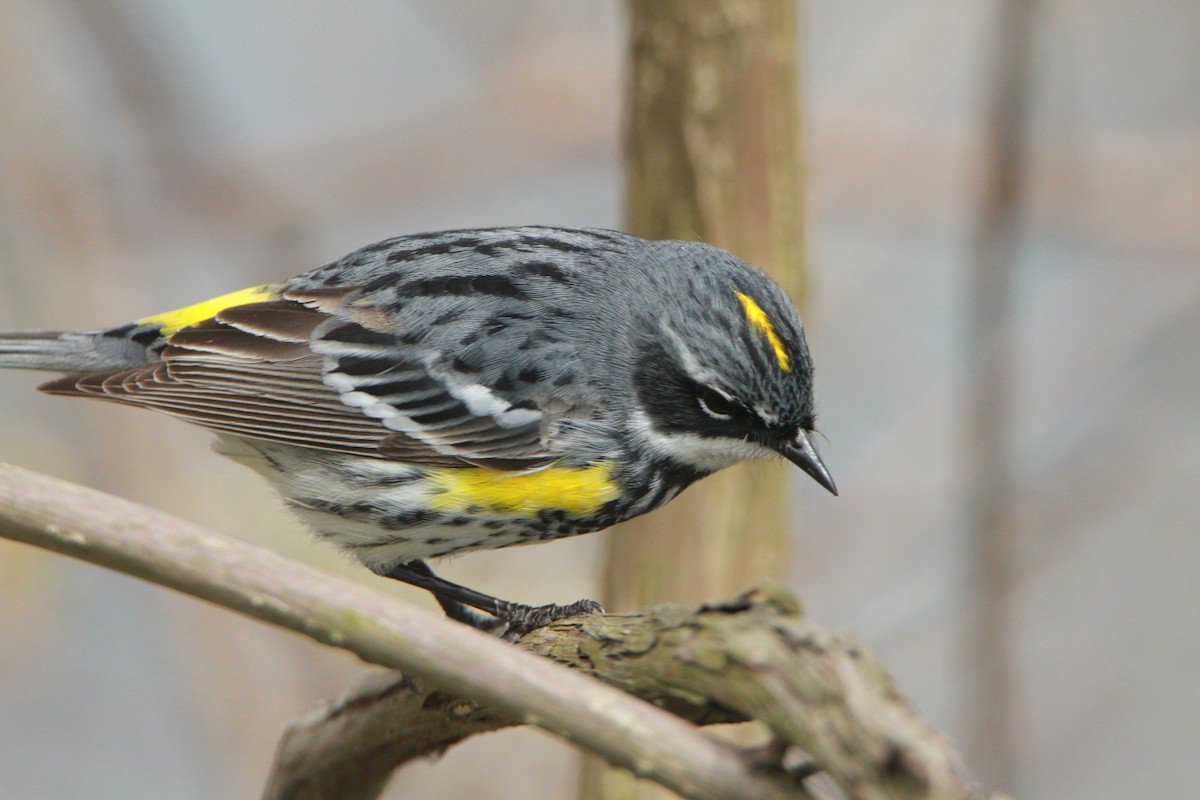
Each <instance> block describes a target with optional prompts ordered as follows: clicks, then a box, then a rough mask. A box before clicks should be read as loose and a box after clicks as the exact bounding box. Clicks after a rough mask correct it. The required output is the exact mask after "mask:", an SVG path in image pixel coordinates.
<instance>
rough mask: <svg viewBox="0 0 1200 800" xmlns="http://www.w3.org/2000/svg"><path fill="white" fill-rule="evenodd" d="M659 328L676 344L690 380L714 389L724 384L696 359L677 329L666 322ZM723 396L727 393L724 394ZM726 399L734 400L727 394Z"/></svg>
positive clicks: (719, 377)
mask: <svg viewBox="0 0 1200 800" xmlns="http://www.w3.org/2000/svg"><path fill="white" fill-rule="evenodd" d="M659 326H660V327H661V328H662V331H663V333H665V334H666V335H667V338H669V339H670V340H671V342H672V343H674V345H675V350H676V351H677V352H678V353H679V360H680V362H681V363H682V364H683V370H684V372H686V373H687V374H688V377H689V378H691V379H692V380H694V381H695V382H696V383H701V384H704V385H705V386H711V387H713V388H714V389H715V388H716V385H719V384H722V383H724V381H722V380H721V376H720V375H718V374H717V373H715V372H713V371H712V370H711V369H709V368H708V367H705V366H702V365H701V364H700V362H699V361H698V360H697V359H696V356H695V354H694V353H692V351H691V350H690V349H689V348H688V346H687V345H686V344H684V343H683V337H681V336H680V335H679V334H678V333H676V332H675V329H674V328H672V327H671V326H670V325H669V324H668V323H667V322H666V320H663V321H661V322H660V323H659ZM718 391H719V390H718ZM722 394H726V393H725V392H722ZM726 397H727V398H728V399H730V400H732V399H733V398H731V397H728V395H727V394H726Z"/></svg>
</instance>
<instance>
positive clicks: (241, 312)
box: [42, 288, 552, 470]
mask: <svg viewBox="0 0 1200 800" xmlns="http://www.w3.org/2000/svg"><path fill="white" fill-rule="evenodd" d="M348 297H353V291H352V288H342V289H337V290H312V291H309V292H306V293H304V294H300V293H291V294H289V295H288V296H286V297H285V299H281V300H274V301H267V302H255V303H250V304H246V305H243V306H235V307H233V308H228V309H224V310H222V311H220V312H219V313H218V314H217V315H216V316H215V317H213V318H211V319H208V320H204V321H202V322H200V323H198V324H196V325H193V326H190V327H187V328H183V329H181V330H179V331H177V332H175V333H174V334H173V335H172V336H171V337H170V339H169V340H168V342H167V346H166V347H165V348H164V349H163V351H162V355H161V360H158V361H154V362H151V363H150V364H146V365H144V366H140V367H135V368H133V369H126V370H119V371H105V372H97V373H89V374H86V375H82V376H72V377H68V378H63V379H59V380H57V381H51V382H50V383H48V384H45V385H44V386H43V387H42V388H43V389H44V390H45V391H48V392H51V393H57V394H75V395H85V396H90V397H99V398H103V399H108V400H113V401H117V402H121V403H126V404H131V405H137V406H142V407H146V408H152V409H155V410H158V411H162V412H165V413H167V414H171V415H173V416H177V417H180V418H183V419H185V420H187V421H190V422H194V423H197V424H199V425H202V426H204V427H207V428H210V429H212V430H214V431H218V432H221V433H229V434H236V435H240V436H247V437H252V438H258V439H266V440H270V441H277V442H282V443H286V444H293V445H297V446H301V447H313V448H318V449H323V450H331V451H335V452H341V453H347V454H354V455H362V456H370V457H375V458H385V459H395V460H402V461H411V462H414V463H427V464H440V465H453V466H469V465H483V466H489V467H492V468H495V469H504V470H518V469H530V468H534V467H537V466H539V465H541V464H545V463H548V462H549V461H550V460H552V456H551V454H550V453H548V452H547V451H546V449H545V447H544V445H543V443H542V439H541V425H540V423H541V421H542V417H543V414H542V413H541V412H540V411H538V410H537V409H533V408H529V407H527V406H517V405H514V404H513V403H511V402H509V401H508V400H506V399H505V398H504V397H502V396H501V395H500V394H499V393H497V392H494V391H493V390H492V389H491V388H490V387H487V386H483V385H480V384H476V383H472V380H471V376H469V375H463V374H460V373H459V372H456V371H454V370H453V369H451V368H449V367H447V366H446V356H445V354H443V353H441V352H437V351H426V350H423V349H422V347H421V343H420V342H411V341H405V337H403V336H397V335H393V334H390V333H386V332H383V331H379V330H375V329H374V328H371V327H366V326H365V325H364V324H363V322H364V321H367V322H370V321H374V320H377V319H378V318H379V312H378V310H375V311H373V310H372V309H370V308H368V307H364V306H363V305H362V304H359V305H357V306H354V307H353V309H352V310H353V314H348V313H344V312H347V311H349V310H351V309H350V308H349V307H347V306H346V299H347V298H348ZM409 338H411V337H409Z"/></svg>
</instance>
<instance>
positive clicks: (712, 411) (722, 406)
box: [696, 386, 742, 419]
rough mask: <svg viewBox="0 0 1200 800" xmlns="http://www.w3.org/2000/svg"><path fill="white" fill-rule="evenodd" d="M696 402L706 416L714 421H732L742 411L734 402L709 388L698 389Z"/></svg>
mask: <svg viewBox="0 0 1200 800" xmlns="http://www.w3.org/2000/svg"><path fill="white" fill-rule="evenodd" d="M696 400H697V402H699V403H700V408H702V409H704V412H705V413H706V414H708V415H709V416H710V417H715V418H716V419H733V417H734V415H736V414H738V413H740V412H741V410H742V409H741V406H739V405H738V404H737V401H736V400H733V399H732V398H730V397H729V396H728V395H726V394H724V393H723V392H719V391H717V390H716V389H714V388H712V387H711V386H701V387H699V390H698V392H697V394H696Z"/></svg>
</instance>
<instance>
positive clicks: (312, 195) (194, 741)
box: [0, 0, 1200, 800]
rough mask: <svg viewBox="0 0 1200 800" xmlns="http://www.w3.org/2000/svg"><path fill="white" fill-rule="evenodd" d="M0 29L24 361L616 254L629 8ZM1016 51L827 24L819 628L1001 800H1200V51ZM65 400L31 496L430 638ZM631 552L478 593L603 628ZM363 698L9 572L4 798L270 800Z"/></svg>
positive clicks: (493, 570)
mask: <svg viewBox="0 0 1200 800" xmlns="http://www.w3.org/2000/svg"><path fill="white" fill-rule="evenodd" d="M0 7H2V8H3V10H4V12H5V13H4V14H3V21H2V22H0V109H2V110H0V329H37V328H48V329H53V328H87V327H99V326H104V325H109V324H115V323H119V322H124V321H127V320H130V319H134V318H137V317H142V316H145V315H146V314H148V313H151V312H155V311H160V310H163V309H168V308H174V307H178V306H181V305H185V304H188V303H190V302H192V301H195V300H199V299H202V298H204V297H207V296H210V295H216V294H221V293H224V292H226V291H229V290H232V289H235V288H240V287H242V286H247V285H253V284H256V283H261V282H265V281H270V280H275V279H278V278H282V277H286V276H290V275H292V274H295V273H297V272H300V271H303V270H306V269H309V268H312V267H315V266H318V265H320V264H322V263H324V262H326V261H328V260H331V259H333V258H336V257H338V256H340V255H342V254H344V253H346V252H348V251H350V250H353V249H355V248H357V247H359V246H361V245H364V244H367V243H369V242H372V241H375V240H377V239H381V238H384V237H387V236H391V235H395V234H400V233H411V232H417V231H422V230H434V229H440V228H451V227H470V226H483V225H502V224H523V223H549V224H567V225H595V226H605V227H620V225H621V221H622V208H621V167H620V142H619V136H620V117H621V101H620V91H621V81H622V65H623V58H624V47H625V45H624V29H623V17H622V6H621V4H619V3H617V2H582V1H581V0H572V1H570V2H564V0H523V1H514V2H506V3H471V2H444V0H443V1H441V2H438V1H435V0H424V1H423V2H422V1H419V0H407V1H403V2H402V1H401V0H391V1H390V2H384V1H383V0H375V1H372V2H368V1H367V0H363V1H362V2H357V3H353V4H328V3H317V2H295V1H294V0H293V1H291V2H284V1H283V0H254V2H232V0H210V1H209V2H207V3H203V4H197V3H187V2H182V1H181V0H155V1H154V2H151V0H49V1H47V0H5V2H3V3H2V6H0ZM1013 8H1017V6H1014V5H1012V4H1009V3H998V2H983V1H982V0H981V1H980V2H973V3H962V2H957V0H910V2H904V3H895V2H887V1H886V0H859V2H856V3H838V2H832V0H809V2H807V3H805V4H804V5H803V12H802V17H803V20H802V41H803V62H804V64H805V73H806V74H805V77H804V83H805V98H804V103H805V105H804V115H805V124H806V129H807V143H806V148H807V157H808V163H809V180H810V182H809V185H808V192H809V198H810V207H811V214H810V234H811V247H810V251H811V253H810V261H809V276H810V287H811V291H810V300H809V305H808V308H807V309H806V310H805V316H806V322H807V325H808V328H809V331H810V334H809V336H810V344H811V346H812V349H813V351H814V354H815V358H816V362H817V379H818V386H817V391H818V398H819V402H820V427H821V429H822V431H823V433H824V435H825V436H826V437H827V439H828V441H827V442H825V443H824V445H823V455H824V457H825V460H826V462H827V464H828V465H829V466H830V468H831V470H832V471H833V474H834V475H835V477H836V478H837V481H838V485H839V488H840V489H841V490H842V495H841V497H840V498H837V499H834V498H831V497H829V496H828V495H825V494H824V493H823V491H822V490H820V489H819V487H817V486H815V484H812V483H811V481H801V480H800V478H797V480H796V482H795V495H796V504H797V509H798V510H797V518H796V523H795V554H796V555H795V567H794V570H793V581H792V583H793V585H794V588H795V589H796V590H797V592H798V593H799V594H800V595H801V597H802V598H803V599H804V601H805V603H806V605H807V607H808V609H809V611H810V613H811V614H812V615H813V616H814V617H815V618H816V619H817V620H818V621H820V622H822V623H823V624H825V625H827V626H829V627H832V628H834V629H838V630H846V631H850V632H853V634H854V635H856V636H857V637H859V638H860V639H862V640H863V641H865V642H866V643H867V644H868V645H870V646H871V647H872V648H874V649H875V650H877V651H878V652H879V653H880V654H881V656H882V657H883V660H884V662H885V663H886V664H887V665H888V666H889V667H890V668H891V670H892V671H893V673H894V675H895V676H896V678H897V681H898V682H899V684H900V686H901V687H902V688H903V690H904V691H905V692H906V693H907V695H908V696H909V697H910V699H911V700H912V701H913V702H914V703H915V704H916V705H917V707H918V708H920V709H921V710H922V711H923V712H924V713H925V714H926V715H927V716H928V717H929V718H930V720H931V721H932V722H933V723H934V724H936V725H937V726H939V727H940V728H942V729H943V730H945V731H946V732H947V733H949V734H950V736H951V737H952V738H954V739H955V741H957V742H958V743H959V744H960V746H961V747H962V749H963V751H964V755H965V759H966V761H967V763H968V765H969V767H970V768H971V769H972V771H973V772H974V773H975V774H976V775H978V776H979V777H980V778H982V779H983V780H985V781H986V783H987V784H989V785H990V786H991V787H993V788H997V789H1004V790H1007V791H1008V792H1010V793H1012V794H1013V796H1014V797H1017V796H1019V797H1023V798H1054V799H1055V800H1064V799H1068V798H1091V799H1097V798H1125V797H1129V796H1144V797H1158V798H1188V797H1194V796H1195V779H1194V774H1193V773H1194V765H1193V763H1192V762H1193V760H1194V756H1195V753H1196V752H1197V750H1198V749H1200V673H1198V672H1197V667H1196V665H1197V663H1200V536H1198V534H1200V435H1198V433H1200V431H1198V430H1197V422H1198V415H1197V412H1196V406H1197V396H1198V394H1200V92H1198V91H1197V87H1200V5H1197V4H1196V3H1194V2H1188V1H1187V0H1174V1H1172V0H1163V2H1159V3H1153V4H1144V3H1136V2H1133V0H1091V2H1087V3H1084V2H1080V1H1079V0H1041V2H1038V3H1036V4H1034V3H1030V2H1028V0H1026V1H1025V2H1023V3H1021V4H1020V6H1019V8H1021V9H1024V10H1025V11H1026V12H1027V13H1029V14H1030V16H1028V17H1024V18H1023V19H1024V20H1025V23H1024V25H1023V26H1022V25H1017V26H1016V27H1009V26H1006V25H1005V24H1003V20H1004V19H1006V17H1005V12H1008V11H1011V10H1012V9H1013ZM1013 30H1016V31H1018V32H1020V31H1024V32H1025V33H1024V34H1020V35H1018V36H1016V37H1015V38H1014V37H1009V36H1007V34H1006V33H1005V31H1010V32H1011V31H1013ZM1014 43H1015V44H1014ZM1006 52H1007V53H1010V54H1013V53H1015V54H1016V56H1017V57H1016V58H1015V60H1013V59H1009V60H1007V61H1006V59H1005V56H1004V54H1005V53H1006ZM1014 64H1015V67H1014ZM1006 75H1007V76H1009V77H1010V78H1011V77H1012V76H1014V75H1015V76H1016V79H1015V81H1014V80H1008V81H1007V82H1006V80H1005V76H1006ZM1013 87H1016V88H1015V89H1014V88H1013ZM38 382H39V376H37V375H34V374H20V373H11V374H10V373H0V410H2V413H0V459H2V460H4V461H8V462H11V463H14V464H18V465H20V466H23V467H27V468H30V469H34V470H39V471H43V472H47V473H50V474H53V475H57V476H61V477H64V478H67V479H69V480H74V481H78V482H81V483H84V484H87V485H89V486H94V487H97V488H101V489H105V490H107V491H111V492H115V493H117V494H120V495H122V496H125V497H129V498H131V499H134V500H137V501H140V502H143V503H147V504H149V505H152V506H154V507H156V508H160V509H164V510H167V511H170V512H173V513H175V514H178V515H180V516H183V517H186V518H188V519H191V520H195V521H198V522H201V523H203V524H206V525H208V526H211V527H213V528H216V529H218V530H222V531H226V532H229V533H232V534H234V535H237V536H240V537H242V538H245V539H248V540H251V541H254V542H258V543H262V544H265V545H268V546H270V547H273V548H276V549H278V550H281V551H283V552H285V553H287V554H288V555H290V556H293V557H295V558H299V559H303V560H305V561H309V562H312V563H317V564H319V565H321V566H322V567H323V568H325V569H328V570H331V571H335V572H338V573H341V574H344V575H346V576H348V577H351V578H355V579H361V580H364V581H367V582H370V583H371V585H372V586H373V587H374V588H376V589H378V590H380V591H386V592H394V593H395V594H396V595H398V596H402V597H403V598H404V599H406V600H409V601H411V602H416V603H422V604H425V605H427V606H428V605H430V603H429V601H428V598H427V597H426V596H425V595H424V593H421V592H417V591H413V590H409V589H406V588H404V587H398V586H391V585H386V584H384V583H383V582H381V581H379V580H378V579H374V578H372V577H370V576H367V575H365V573H364V571H363V570H362V569H361V568H358V567H355V566H353V565H350V564H348V563H346V562H345V561H344V560H343V559H342V558H341V557H340V556H339V555H337V554H336V553H334V552H332V550H331V549H329V548H328V547H326V546H319V545H316V544H315V543H313V542H312V541H311V540H310V538H309V535H308V534H307V533H306V532H305V531H303V530H302V529H301V528H300V527H299V526H298V525H297V524H296V523H295V522H294V521H292V520H291V519H290V518H289V517H288V516H287V515H286V514H285V513H283V511H282V509H281V507H280V503H279V501H278V500H277V499H276V497H275V496H274V495H273V494H272V493H270V492H269V491H268V490H267V488H266V485H265V484H264V483H262V482H261V481H260V480H258V479H257V478H252V477H251V476H250V473H248V472H245V471H244V470H243V469H242V468H240V467H238V466H237V465H235V464H233V463H232V462H227V461H225V460H223V459H221V458H218V457H216V456H214V455H211V454H209V453H208V452H207V442H208V435H207V434H206V433H204V432H203V431H201V430H199V429H194V428H191V427H188V426H186V425H182V424H180V423H178V422H175V421H172V420H168V419H166V418H160V417H158V416H156V415H153V414H147V413H144V412H140V411H135V410H131V409H123V408H116V407H112V408H110V407H107V406H105V405H103V404H99V403H94V404H89V403H84V402H80V401H71V400H66V399H59V398H49V397H45V396H40V395H38V394H37V393H36V392H35V391H34V386H35V385H36V384H37V383H38ZM801 477H802V476H801ZM981 487H982V490H981ZM693 491H703V487H702V486H701V487H699V488H697V489H693ZM603 545H604V535H597V536H590V537H582V538H579V539H575V540H568V541H563V542H558V543H554V544H548V545H542V546H540V547H537V548H523V549H516V550H510V551H507V552H499V553H489V554H480V555H471V556H468V557H465V558H463V559H460V560H457V561H454V562H452V563H451V564H449V565H447V566H446V568H445V570H444V572H445V574H446V575H447V576H449V577H451V578H453V579H456V580H460V581H464V582H466V583H468V584H470V585H473V586H477V587H479V588H481V589H485V590H487V591H489V592H492V593H495V594H497V595H499V596H502V597H513V598H520V599H527V600H532V601H536V602H544V601H546V600H551V599H557V600H569V599H575V598H577V597H581V596H585V595H589V594H594V593H595V592H596V589H597V581H598V574H599V572H598V568H599V562H600V560H601V559H602V548H603ZM362 669H363V666H362V665H361V664H360V663H359V662H357V661H356V660H355V659H353V658H352V657H349V656H346V655H344V654H341V653H337V652H332V651H329V650H327V649H324V648H321V647H318V646H316V645H314V644H312V643H310V642H309V641H307V640H303V639H301V638H299V637H296V636H293V635H290V634H287V633H283V632H280V631H277V630H274V629H272V628H269V627H267V626H264V625H260V624H258V623H255V622H251V621H247V620H243V619H240V618H235V617H233V616H232V615H230V614H228V613H227V612H224V611H221V610H218V609H214V608H211V607H208V606H206V605H203V604H201V603H199V602H197V601H193V600H189V599H187V598H184V597H180V596H177V595H174V594H171V593H168V592H166V591H163V590H160V589H157V588H155V587H152V586H149V585H145V584H142V583H140V582H137V581H134V580H132V579H128V578H124V577H121V576H118V575H114V574H110V573H107V572H105V571H103V570H100V569H98V568H95V567H91V566H87V565H83V564H78V563H74V562H72V561H70V560H68V559H65V558H62V557H58V556H53V555H47V554H43V553H40V552H37V551H35V550H33V549H31V548H27V547H22V546H18V545H14V544H10V543H6V542H0V797H22V798H24V797H30V798H74V797H88V798H98V799H102V798H134V797H136V798H142V797H145V798H161V797H169V798H178V799H179V800H187V799H188V798H223V797H229V798H241V797H253V796H256V795H257V794H258V792H259V791H260V790H261V788H262V785H263V781H264V779H265V776H266V773H267V769H268V767H269V764H270V760H271V756H272V753H273V749H274V746H275V742H276V740H277V738H278V736H279V735H280V733H281V731H282V730H283V728H284V727H285V726H286V725H287V724H288V723H289V722H290V721H291V720H293V719H295V718H296V717H297V716H298V715H300V714H301V713H303V711H304V710H305V709H306V708H308V707H309V706H310V705H311V704H313V703H314V702H316V701H317V700H319V699H321V698H327V697H331V696H334V695H337V694H339V693H340V692H342V691H344V690H345V689H346V688H347V687H349V686H350V685H351V684H352V683H353V681H354V680H355V677H356V676H357V675H359V674H360V672H361V671H362ZM576 768H577V766H576V756H575V754H574V753H573V752H572V751H571V750H570V749H569V748H567V747H564V746H562V745H560V744H558V743H557V742H555V741H553V740H550V739H548V738H547V737H544V736H542V735H540V734H538V733H536V732H533V731H513V732H506V733H502V734H496V735H490V736H485V737H481V738H479V739H476V740H472V741H469V742H467V743H466V744H464V745H462V746H459V747H457V748H455V749H454V750H452V751H451V752H450V753H448V754H447V755H446V756H445V757H444V758H443V760H442V761H441V762H440V763H436V764H420V765H415V766H413V767H410V768H408V769H406V770H404V771H403V772H401V773H400V774H399V775H398V777H397V778H396V780H395V781H394V783H393V785H392V787H391V789H390V791H389V795H388V796H389V797H430V798H441V797H446V798H449V797H478V798H497V799H505V800H507V799H508V798H525V797H562V798H569V797H572V796H573V795H574V792H575V784H576V782H577V777H576Z"/></svg>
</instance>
